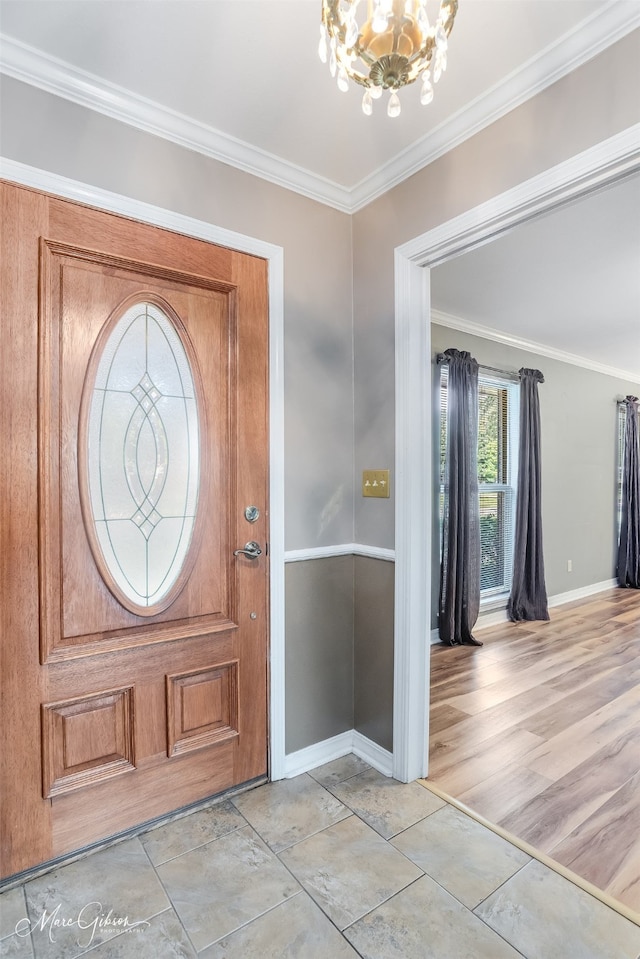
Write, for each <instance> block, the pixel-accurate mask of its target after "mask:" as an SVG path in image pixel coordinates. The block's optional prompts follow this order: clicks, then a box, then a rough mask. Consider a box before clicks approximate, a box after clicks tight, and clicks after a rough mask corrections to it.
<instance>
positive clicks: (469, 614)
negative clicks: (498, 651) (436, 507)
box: [438, 349, 482, 646]
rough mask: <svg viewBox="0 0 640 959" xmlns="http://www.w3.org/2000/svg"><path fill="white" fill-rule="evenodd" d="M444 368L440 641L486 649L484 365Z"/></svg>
mask: <svg viewBox="0 0 640 959" xmlns="http://www.w3.org/2000/svg"><path fill="white" fill-rule="evenodd" d="M438 362H446V363H448V366H449V371H448V380H447V442H446V453H445V480H444V514H443V523H442V563H441V565H440V616H439V632H440V639H441V640H442V642H443V643H447V644H448V645H449V646H459V645H462V644H464V645H468V646H482V643H481V642H480V641H479V640H477V639H474V637H473V636H472V633H471V631H472V629H473V627H474V625H475V622H476V620H477V618H478V612H479V609H480V505H479V499H478V363H477V361H476V360H474V358H473V357H472V356H471V355H470V354H469V353H467V352H466V351H465V350H454V349H450V350H445V352H444V353H443V354H442V353H441V354H440V355H439V356H438Z"/></svg>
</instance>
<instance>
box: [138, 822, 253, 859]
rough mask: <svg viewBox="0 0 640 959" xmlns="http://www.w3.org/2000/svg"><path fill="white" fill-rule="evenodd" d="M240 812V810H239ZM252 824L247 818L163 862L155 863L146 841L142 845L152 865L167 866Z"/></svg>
mask: <svg viewBox="0 0 640 959" xmlns="http://www.w3.org/2000/svg"><path fill="white" fill-rule="evenodd" d="M238 812H239V810H238ZM239 815H242V813H240V812H239ZM242 818H243V819H244V816H243V817H242ZM250 825H251V823H249V822H247V820H246V819H245V820H244V822H243V823H239V824H238V825H237V826H234V827H233V828H232V829H228V830H227V832H224V833H221V835H219V836H213V838H211V839H206V840H205V841H204V842H200V843H197V845H195V846H190V847H189V848H188V849H183V850H182V852H179V853H178V854H177V855H175V856H170V857H169V858H168V859H163V860H162V862H156V863H154V862H153V861H152V860H151V857H150V856H149V853H148V852H147V847H146V846H145V844H144V843H142V846H143V848H144V850H145V852H146V853H147V857H148V858H149V861H150V862H151V865H152V866H153V867H154V868H155V867H156V866H166V864H167V863H169V862H175V861H176V859H180V857H181V856H186V855H187V854H188V853H190V852H195V850H196V849H202V848H203V847H204V846H209V845H211V843H213V842H217V841H218V839H224V838H225V836H230V835H231V834H232V833H234V832H237V831H238V830H239V829H244V827H245V826H250ZM256 831H257V830H256ZM260 838H262V837H260Z"/></svg>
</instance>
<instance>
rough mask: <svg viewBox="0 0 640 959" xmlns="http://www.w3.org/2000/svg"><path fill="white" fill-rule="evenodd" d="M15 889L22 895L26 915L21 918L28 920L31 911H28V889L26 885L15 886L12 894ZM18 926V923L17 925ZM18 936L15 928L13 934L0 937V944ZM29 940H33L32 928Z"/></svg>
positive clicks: (0, 899) (0, 897)
mask: <svg viewBox="0 0 640 959" xmlns="http://www.w3.org/2000/svg"><path fill="white" fill-rule="evenodd" d="M13 889H19V890H20V892H21V893H22V908H23V913H24V915H23V916H22V917H21V918H24V919H28V917H29V910H28V909H27V892H26V889H25V888H24V883H23V884H22V885H20V886H13V888H12V890H11V891H12V892H13ZM8 891H9V890H7V892H8ZM1 902H2V894H0V903H1ZM20 921H21V920H20V919H19V920H18V922H20ZM16 926H17V923H16ZM16 935H18V933H17V932H16V929H15V928H14V930H13V932H10V933H8V934H7V935H6V936H0V943H1V942H4V941H5V939H10V938H11V936H16ZM25 938H26V937H25ZM29 938H31V928H29ZM32 949H33V943H32Z"/></svg>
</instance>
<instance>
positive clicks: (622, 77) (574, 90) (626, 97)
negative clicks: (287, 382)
mask: <svg viewBox="0 0 640 959" xmlns="http://www.w3.org/2000/svg"><path fill="white" fill-rule="evenodd" d="M639 61H640V30H636V31H634V32H633V33H632V34H629V35H628V36H627V37H625V38H624V40H621V41H620V42H619V43H617V44H614V45H613V46H611V47H610V48H609V49H607V50H606V51H604V53H601V54H600V55H599V56H598V57H595V58H594V59H593V60H590V61H589V62H588V63H586V64H584V65H583V66H582V67H580V68H579V69H577V70H575V71H574V72H573V73H571V74H569V76H566V77H564V78H563V79H562V80H559V81H558V82H557V83H555V84H553V85H552V86H550V87H548V88H547V89H546V90H544V91H543V92H542V93H540V94H539V95H538V96H536V97H534V98H533V99H531V100H528V101H527V102H526V103H524V104H522V106H520V107H518V108H517V109H515V110H513V111H512V112H511V113H508V114H507V115H506V116H504V117H502V118H501V119H500V120H498V121H497V122H495V123H493V124H492V125H491V126H489V127H487V128H486V129H484V130H482V131H481V132H480V133H478V134H476V135H475V136H473V137H471V138H470V139H469V140H466V141H465V142H464V143H462V144H461V145H460V146H459V147H457V148H456V149H455V150H452V151H450V152H449V153H447V154H446V155H445V156H443V157H441V158H440V159H439V160H436V161H435V162H434V163H431V164H430V165H429V166H427V167H425V168H424V169H423V170H421V171H420V172H418V173H416V174H415V175H414V176H412V177H410V178H409V179H407V180H405V181H404V182H403V183H401V184H399V185H398V186H397V187H395V188H394V189H393V190H390V191H389V192H388V193H386V194H385V195H384V196H382V197H380V199H378V200H376V201H375V202H373V203H370V204H369V205H368V206H366V207H365V208H364V209H363V210H360V211H359V212H358V213H356V214H355V215H354V217H353V249H354V266H353V273H354V351H355V354H354V355H355V383H354V395H355V436H356V451H355V473H356V477H358V476H359V474H360V471H361V470H362V469H365V468H367V467H369V466H377V465H380V466H384V465H386V464H390V463H393V460H394V415H395V414H394V367H393V355H394V278H393V256H394V249H395V247H396V246H399V245H400V244H402V243H405V242H407V241H408V240H412V239H414V238H415V237H417V236H420V235H421V234H423V233H425V232H427V231H428V230H431V229H433V228H435V227H436V226H438V225H439V224H441V223H445V222H446V221H447V220H450V219H452V218H453V217H455V216H458V215H459V214H461V213H464V212H465V211H467V210H469V209H471V208H472V207H475V206H477V205H478V204H480V203H483V202H484V201H486V200H488V199H491V198H492V197H494V196H496V195H498V194H500V193H503V192H504V191H505V190H508V189H509V188H511V187H514V186H517V185H518V184H519V183H521V182H523V181H524V180H527V179H529V178H530V177H533V176H535V175H536V174H539V173H541V172H543V171H545V170H548V169H549V168H550V167H552V166H554V165H556V164H558V163H560V162H562V161H563V160H567V159H569V158H570V157H572V156H575V155H576V154H577V153H580V152H581V151H583V150H586V149H588V148H589V147H592V146H593V145H594V144H596V143H600V142H601V141H602V140H605V139H607V138H608V137H610V136H613V135H614V134H616V133H620V132H621V131H622V130H625V129H627V128H628V127H630V126H632V125H633V124H635V123H638V122H640V98H639V97H638V96H637V93H636V92H635V91H637V84H638V66H637V65H638V62H639ZM391 490H392V498H391V499H390V500H387V501H385V503H384V507H383V508H381V509H374V508H373V506H374V504H375V501H371V500H368V501H362V500H360V499H358V498H356V509H355V541H356V542H358V543H367V544H369V545H373V546H383V547H393V545H394V500H393V484H392V487H391Z"/></svg>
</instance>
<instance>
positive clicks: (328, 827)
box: [249, 803, 355, 858]
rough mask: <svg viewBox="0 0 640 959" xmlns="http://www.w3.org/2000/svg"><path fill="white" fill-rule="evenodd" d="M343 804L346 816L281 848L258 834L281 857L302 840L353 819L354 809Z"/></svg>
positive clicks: (304, 840)
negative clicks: (272, 844) (275, 846)
mask: <svg viewBox="0 0 640 959" xmlns="http://www.w3.org/2000/svg"><path fill="white" fill-rule="evenodd" d="M342 805H343V806H344V807H345V809H346V812H347V815H346V816H342V817H341V818H340V819H336V820H335V822H330V823H327V825H325V826H321V827H320V828H319V829H315V830H314V831H313V832H310V833H309V834H308V835H306V836H302V837H301V838H300V839H296V840H294V841H293V842H291V843H289V844H288V845H287V846H281V847H279V848H274V847H273V846H271V845H270V844H269V843H268V842H267V840H266V839H263V838H262V836H260V833H258V835H259V836H260V839H262V841H263V842H264V843H265V845H266V846H267V847H268V849H269V850H270V851H271V852H272V853H273V854H274V855H275V856H278V858H280V854H281V853H283V852H287V851H288V850H289V849H293V848H294V847H295V846H299V845H300V843H301V842H306V840H307V839H312V838H313V836H318V835H320V833H321V832H324V831H325V830H326V829H331V828H332V827H333V826H337V825H338V823H341V822H346V821H347V819H351V817H352V816H355V813H354V812H353V810H352V809H350V808H349V807H348V806H347V805H346V804H345V803H342ZM249 825H251V823H249ZM251 828H252V829H253V828H254V827H253V826H252V827H251ZM255 832H258V830H257V829H256V830H255Z"/></svg>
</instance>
